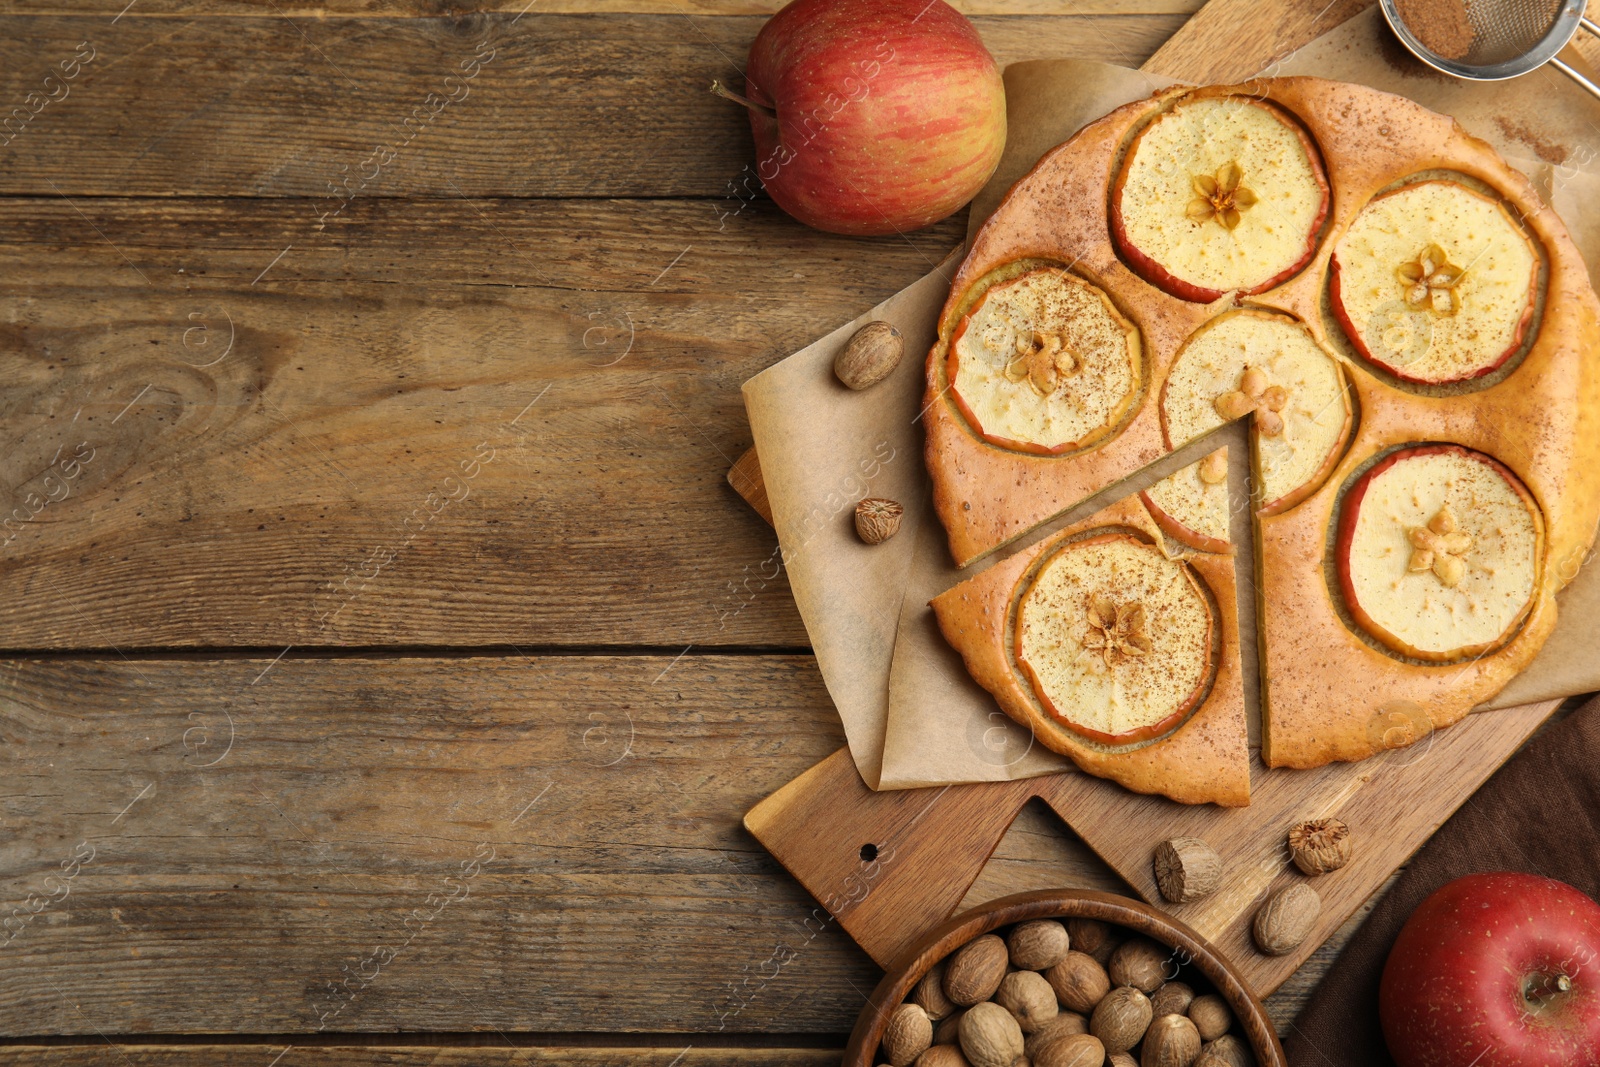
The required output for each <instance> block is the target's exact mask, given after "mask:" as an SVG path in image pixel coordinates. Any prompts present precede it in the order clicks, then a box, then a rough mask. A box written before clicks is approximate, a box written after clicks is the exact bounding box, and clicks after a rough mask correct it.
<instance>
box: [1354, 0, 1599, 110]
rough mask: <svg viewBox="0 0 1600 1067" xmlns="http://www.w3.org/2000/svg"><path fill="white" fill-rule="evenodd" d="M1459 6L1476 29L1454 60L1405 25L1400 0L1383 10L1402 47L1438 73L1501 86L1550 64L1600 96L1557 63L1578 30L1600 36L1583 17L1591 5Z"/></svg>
mask: <svg viewBox="0 0 1600 1067" xmlns="http://www.w3.org/2000/svg"><path fill="white" fill-rule="evenodd" d="M1457 2H1463V3H1464V6H1465V8H1466V17H1467V21H1468V22H1470V23H1471V24H1472V39H1471V44H1470V46H1468V47H1467V49H1466V51H1465V53H1464V54H1462V55H1460V56H1459V57H1457V58H1455V59H1452V58H1450V57H1449V56H1442V55H1440V54H1439V53H1437V52H1435V51H1433V49H1431V48H1429V47H1428V46H1427V45H1426V44H1424V43H1423V42H1422V39H1421V36H1419V35H1418V34H1417V33H1416V32H1415V31H1414V28H1413V27H1411V26H1409V25H1407V23H1406V19H1405V16H1404V15H1403V14H1402V13H1401V11H1400V3H1399V2H1398V0H1380V6H1381V7H1382V8H1383V17H1384V18H1385V19H1387V20H1388V22H1389V26H1390V28H1391V29H1393V30H1394V32H1395V36H1396V37H1398V38H1400V43H1401V44H1403V45H1405V46H1406V48H1407V49H1409V50H1410V51H1411V53H1412V54H1413V55H1415V56H1416V57H1417V58H1418V59H1420V60H1422V61H1423V62H1424V63H1426V64H1428V66H1430V67H1433V68H1434V69H1435V70H1441V71H1443V72H1444V73H1446V74H1453V75H1454V76H1456V77H1457V78H1467V79H1470V80H1472V81H1501V80H1503V79H1506V78H1515V77H1517V76H1518V75H1521V74H1527V73H1528V72H1529V71H1532V70H1537V69H1538V68H1539V67H1542V66H1544V65H1545V64H1546V63H1549V64H1550V65H1551V66H1553V67H1555V68H1557V69H1558V70H1560V71H1561V72H1562V73H1563V74H1565V75H1566V76H1567V77H1569V78H1571V79H1572V80H1573V81H1575V82H1577V83H1578V84H1579V85H1581V86H1583V87H1584V88H1585V89H1587V90H1589V92H1591V93H1593V94H1594V95H1595V96H1596V97H1600V86H1597V85H1595V83H1594V82H1592V81H1590V80H1589V79H1588V78H1585V77H1584V76H1583V75H1582V74H1579V73H1578V72H1577V71H1576V70H1573V69H1572V67H1571V66H1569V65H1568V64H1566V63H1563V62H1562V61H1561V60H1560V59H1557V58H1556V53H1557V52H1559V51H1561V50H1562V49H1563V48H1565V47H1566V45H1567V42H1568V41H1570V40H1572V35H1573V34H1574V33H1576V32H1577V31H1578V27H1579V26H1582V27H1583V28H1584V29H1586V30H1588V31H1589V32H1590V33H1592V34H1595V35H1596V36H1600V26H1596V25H1595V24H1594V23H1593V22H1592V21H1590V20H1589V19H1587V18H1585V17H1584V7H1585V4H1586V2H1587V0H1457ZM1407 6H1408V7H1410V6H1411V5H1409V4H1408V5H1407ZM1429 6H1433V5H1429ZM1435 10H1437V8H1436V7H1435ZM1413 17H1414V18H1415V17H1416V15H1415V14H1413ZM1424 30H1426V28H1424ZM1425 35H1426V34H1425V33H1424V36H1425Z"/></svg>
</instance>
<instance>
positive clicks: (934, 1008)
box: [911, 960, 956, 1022]
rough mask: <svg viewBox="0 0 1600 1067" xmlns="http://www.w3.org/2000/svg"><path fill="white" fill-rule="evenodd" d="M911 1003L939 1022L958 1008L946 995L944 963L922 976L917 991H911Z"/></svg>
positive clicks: (935, 965)
mask: <svg viewBox="0 0 1600 1067" xmlns="http://www.w3.org/2000/svg"><path fill="white" fill-rule="evenodd" d="M911 1001H912V1003H914V1004H916V1005H917V1006H918V1007H920V1008H921V1009H922V1010H923V1011H925V1012H927V1013H928V1018H930V1019H932V1020H933V1021H934V1022H938V1021H939V1020H940V1019H943V1018H944V1017H945V1016H947V1015H949V1014H950V1013H951V1012H953V1011H955V1010H956V1006H955V1005H954V1004H952V1003H951V1002H950V998H949V997H947V996H945V995H944V962H943V961H942V960H941V961H940V962H939V963H936V964H934V965H933V969H932V970H930V971H929V972H928V973H927V974H925V975H923V976H922V981H920V982H918V983H917V987H916V989H914V990H912V991H911Z"/></svg>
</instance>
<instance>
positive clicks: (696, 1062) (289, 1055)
mask: <svg viewBox="0 0 1600 1067" xmlns="http://www.w3.org/2000/svg"><path fill="white" fill-rule="evenodd" d="M286 1050H287V1051H286ZM839 1054H840V1050H839V1049H814V1048H798V1049H785V1048H709V1049H707V1048H696V1047H694V1046H690V1047H689V1048H688V1049H672V1048H666V1049H663V1048H626V1047H622V1048H511V1047H498V1048H497V1047H494V1046H485V1047H470V1048H449V1047H446V1048H429V1047H422V1048H404V1047H398V1048H395V1047H384V1048H374V1047H370V1046H352V1045H314V1046H296V1045H293V1044H291V1043H289V1042H284V1043H281V1044H275V1045H274V1044H267V1045H166V1046H162V1045H155V1046H151V1045H129V1044H121V1043H108V1042H100V1043H98V1044H93V1045H71V1046H65V1047H63V1046H46V1045H13V1046H10V1047H7V1048H5V1049H4V1057H5V1061H6V1063H8V1064H10V1065H11V1067H103V1065H104V1064H106V1063H108V1062H114V1063H117V1064H121V1065H122V1067H268V1065H273V1064H275V1065H276V1067H306V1065H307V1064H318V1065H327V1067H483V1065H486V1064H487V1065H495V1067H502V1065H503V1067H517V1065H519V1064H551V1065H568V1067H742V1065H745V1064H748V1065H750V1067H834V1065H836V1064H837V1063H838V1062H839ZM280 1055H281V1056H282V1058H281V1059H278V1060H274V1057H276V1056H280Z"/></svg>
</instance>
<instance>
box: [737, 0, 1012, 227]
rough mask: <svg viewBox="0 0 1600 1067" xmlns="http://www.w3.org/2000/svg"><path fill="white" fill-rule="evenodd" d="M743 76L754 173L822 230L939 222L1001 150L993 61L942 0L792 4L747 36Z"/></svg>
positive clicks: (1000, 91) (1001, 114) (788, 207)
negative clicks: (752, 139) (751, 41)
mask: <svg viewBox="0 0 1600 1067" xmlns="http://www.w3.org/2000/svg"><path fill="white" fill-rule="evenodd" d="M745 84H746V89H745V91H746V93H747V94H748V96H749V101H748V103H750V104H752V105H754V106H752V107H751V108H750V127H751V129H752V131H753V132H754V134H755V142H756V173H757V176H758V177H760V179H761V182H762V184H763V185H764V186H765V187H766V190H767V192H768V194H769V195H771V197H772V199H773V200H774V201H776V202H777V204H778V206H779V207H781V208H783V209H784V210H785V211H787V212H788V213H789V214H791V215H793V216H794V217H795V218H797V219H799V220H800V221H801V222H803V223H805V224H806V225H808V226H814V227H816V228H817V229H819V230H827V231H829V232H831V233H848V234H888V233H897V232H901V233H903V232H905V231H906V230H915V229H919V228H920V227H923V226H927V225H929V224H930V223H934V222H937V221H938V220H940V219H942V218H944V217H945V216H947V215H950V214H952V213H953V212H955V211H956V210H958V209H959V208H960V207H961V206H962V205H963V204H965V203H966V202H967V201H968V200H971V199H972V197H973V195H974V194H975V193H977V191H978V190H979V189H981V188H982V187H983V184H984V182H986V181H988V180H989V175H990V174H992V173H994V168H995V165H996V164H998V163H999V162H1000V151H1001V149H1002V148H1004V146H1005V139H1006V102H1005V87H1004V85H1003V84H1002V83H1001V81H1000V71H999V69H998V68H997V67H996V66H995V62H994V57H993V56H991V55H990V54H989V52H988V50H987V49H986V48H984V46H983V41H982V40H981V39H980V38H979V37H978V31H977V30H976V29H975V28H974V27H973V25H972V23H971V22H969V21H967V19H966V18H965V17H964V16H963V15H961V14H960V13H959V12H958V11H956V10H955V9H954V8H952V7H950V6H949V5H948V4H946V3H944V2H943V0H794V2H793V3H791V4H789V5H788V6H787V7H785V8H784V9H783V10H782V11H779V12H778V13H777V14H776V15H774V16H773V17H772V19H771V20H770V21H769V22H768V23H767V24H766V25H765V26H763V27H762V28H761V32H760V33H759V34H757V35H756V39H755V43H754V44H752V45H751V46H750V62H749V66H748V68H747V70H746V71H745ZM724 95H733V94H728V93H724Z"/></svg>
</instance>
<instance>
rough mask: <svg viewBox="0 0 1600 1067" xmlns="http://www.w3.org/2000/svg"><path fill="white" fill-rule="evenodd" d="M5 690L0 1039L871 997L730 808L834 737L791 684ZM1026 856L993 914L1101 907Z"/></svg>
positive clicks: (296, 684) (71, 664)
mask: <svg viewBox="0 0 1600 1067" xmlns="http://www.w3.org/2000/svg"><path fill="white" fill-rule="evenodd" d="M0 679H3V680H4V681H3V686H0V694H3V695H0V737H3V738H4V740H5V742H6V749H7V766H8V774H7V776H6V789H5V790H3V794H4V795H3V796H0V826H3V827H4V829H5V831H6V833H5V843H4V845H3V846H0V924H3V925H0V942H4V943H3V944H0V952H3V953H4V954H5V956H4V959H5V966H4V967H3V968H0V1034H11V1035H19V1034H84V1035H91V1036H92V1035H95V1034H96V1033H103V1034H111V1035H117V1034H140V1033H174V1032H190V1033H207V1032H217V1031H230V1032H231V1031H239V1032H245V1033H285V1034H288V1033H305V1032H314V1031H316V1030H317V1029H318V1028H319V1026H320V1027H323V1028H325V1031H326V1032H336V1031H384V1030H396V1029H408V1030H424V1029H426V1030H449V1031H467V1030H485V1031H490V1032H492V1031H494V1030H499V1031H503V1032H506V1033H510V1032H514V1031H534V1032H542V1033H562V1032H569V1031H641V1032H646V1033H658V1034H659V1033H674V1032H681V1033H686V1034H694V1033H707V1032H710V1033H716V1032H722V1033H726V1034H731V1033H790V1034H799V1033H818V1034H837V1035H843V1034H844V1033H846V1032H848V1030H849V1029H850V1027H851V1025H852V1024H853V1022H854V1019H855V1015H856V1013H857V1011H858V1010H859V1008H860V1007H861V1005H862V1004H863V1003H864V1001H865V997H866V994H867V992H869V991H870V990H871V988H872V987H873V985H874V984H875V983H876V982H877V979H878V973H877V971H876V969H875V968H874V967H873V966H872V964H871V962H870V961H869V960H868V959H867V958H866V957H865V956H864V955H863V954H862V953H861V952H860V950H859V949H857V948H856V947H855V946H854V945H853V944H852V943H851V942H850V940H849V938H848V937H846V936H845V935H844V934H843V933H842V932H841V931H840V930H839V927H838V923H837V922H836V921H834V920H833V919H832V918H831V917H829V916H828V915H827V914H826V913H824V912H822V911H821V910H820V909H816V908H815V907H814V905H813V903H812V901H811V900H810V899H809V898H808V897H807V896H806V894H805V891H804V889H803V888H802V887H801V886H799V885H797V884H795V883H794V882H793V881H792V880H791V879H790V878H789V877H788V876H787V875H785V874H784V873H783V872H782V870H781V869H779V868H778V866H777V865H776V864H775V863H774V862H773V861H772V860H771V859H770V858H769V857H768V856H767V855H766V854H765V853H764V852H763V851H762V850H761V848H760V846H759V845H758V844H757V843H756V842H755V841H753V840H752V839H751V838H750V837H749V836H748V835H747V834H745V833H744V832H743V831H742V830H741V829H740V827H739V825H738V816H737V815H736V814H735V813H737V812H740V811H743V810H745V809H746V808H748V807H750V806H751V805H752V804H754V803H755V801H756V800H757V799H758V798H759V797H760V796H762V795H764V794H766V793H768V792H771V791H772V790H773V789H775V788H776V787H777V786H778V785H779V784H781V783H782V782H784V781H786V780H787V779H789V778H791V777H793V776H794V775H795V774H797V773H798V772H799V771H800V769H802V768H804V767H806V766H808V765H810V764H811V763H814V762H815V761H816V760H818V759H819V758H821V756H822V755H824V754H825V753H826V752H828V751H831V750H832V749H834V748H836V747H837V746H838V745H839V744H840V743H841V735H840V730H839V725H838V719H837V715H836V714H835V712H834V710H833V708H832V705H831V703H830V702H829V700H828V697H827V694H826V692H825V690H824V688H823V686H822V682H821V678H820V677H819V676H818V674H817V672H816V670H815V667H814V665H813V662H812V661H811V660H810V658H809V657H783V656H706V657H702V656H697V655H688V656H684V657H682V658H679V659H674V658H672V657H668V656H661V657H650V656H628V657H602V658H591V657H580V656H571V657H543V658H523V657H494V658H477V657H463V658H429V659H403V658H402V659H397V658H392V657H383V658H365V657H361V658H345V657H339V658H313V659H301V658H298V657H297V655H296V654H295V653H290V654H289V655H286V656H284V657H283V658H282V659H280V660H277V661H276V662H274V661H273V660H272V659H271V658H270V657H265V656H262V657H249V658H218V657H209V658H204V659H197V658H188V659H181V658H180V659H175V658H159V657H141V658H133V659H123V658H121V657H108V658H98V657H70V658H62V657H50V658H44V659H12V660H6V661H0ZM1051 818H1053V817H1051ZM1027 836H1028V838H1029V839H1028V840H1024V839H1022V838H1018V839H1017V840H1016V841H1015V842H1013V843H1011V844H1005V845H1002V847H1001V849H1000V851H999V867H998V868H997V871H1001V872H1004V874H1003V881H1000V882H997V883H995V884H994V886H993V888H994V891H995V892H996V894H999V893H1003V892H1005V891H1008V887H1010V886H1020V885H1037V884H1041V883H1042V884H1050V883H1049V880H1050V879H1054V878H1062V877H1073V875H1072V874H1070V873H1069V872H1063V871H1062V869H1061V866H1060V865H1061V864H1062V863H1063V861H1066V860H1070V861H1071V862H1072V864H1073V865H1074V867H1075V868H1078V869H1079V870H1082V871H1086V872H1089V871H1099V872H1100V873H1099V874H1097V875H1094V874H1081V875H1078V877H1086V878H1090V879H1097V880H1098V882H1099V884H1106V882H1107V880H1108V879H1110V880H1112V881H1114V879H1112V876H1110V875H1108V874H1106V873H1104V869H1103V868H1102V867H1100V866H1099V865H1098V863H1097V861H1095V860H1094V858H1093V857H1092V856H1091V855H1090V854H1089V853H1088V852H1087V850H1085V849H1083V848H1082V846H1081V845H1076V846H1071V847H1063V846H1059V845H1050V844H1047V843H1045V842H1043V841H1041V840H1040V839H1039V838H1040V830H1039V828H1038V827H1037V826H1036V827H1035V829H1034V831H1033V832H1032V833H1031V834H1030V835H1027ZM1011 840H1012V839H1010V838H1008V841H1011ZM73 857H79V860H80V861H79V862H78V863H76V864H74V863H72V862H71V861H72V859H73ZM474 860H477V861H479V862H478V865H477V868H476V870H474V869H473V861H474ZM63 861H67V866H66V867H63V866H62V864H63ZM64 872H65V873H64ZM47 879H51V880H50V881H47ZM30 895H33V896H34V900H33V901H32V902H30V901H29V896H30ZM451 896H455V897H456V899H455V901H454V902H453V903H451V902H450V897H451ZM41 902H42V903H41ZM974 902H976V901H974ZM35 908H38V911H37V913H35V912H34V910H33V909H35ZM14 909H18V910H14ZM363 979H365V981H363ZM346 982H348V983H349V985H348V986H344V987H343V988H344V990H345V992H342V993H341V992H339V988H340V986H341V985H342V984H343V983H346ZM691 1042H692V1038H686V1039H685V1041H684V1044H690V1043H691ZM679 1047H681V1046H679ZM675 1051H676V1050H675ZM0 1055H4V1053H0ZM269 1059H270V1057H269ZM263 1062H265V1061H263Z"/></svg>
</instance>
